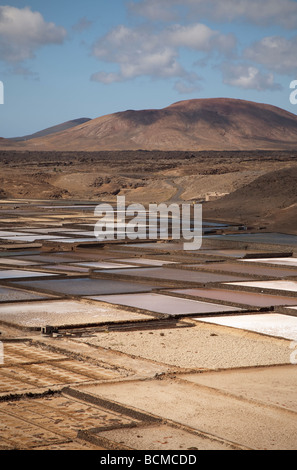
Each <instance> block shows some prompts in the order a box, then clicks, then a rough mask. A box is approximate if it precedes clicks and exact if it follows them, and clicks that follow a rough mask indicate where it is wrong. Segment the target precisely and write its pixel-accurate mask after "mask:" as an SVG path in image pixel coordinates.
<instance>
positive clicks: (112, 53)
mask: <svg viewBox="0 0 297 470" xmlns="http://www.w3.org/2000/svg"><path fill="white" fill-rule="evenodd" d="M235 45H236V40H235V38H234V36H233V35H231V34H227V35H224V34H220V33H219V32H218V31H215V30H212V29H211V28H209V27H208V26H206V25H203V24H200V23H196V24H190V25H187V26H182V25H179V24H174V25H170V26H169V27H167V28H165V29H163V30H161V31H158V32H155V31H152V30H151V29H150V28H147V29H145V28H143V27H142V28H134V29H132V28H128V27H126V26H123V25H120V26H118V27H116V28H114V29H113V30H112V31H110V32H109V33H108V34H106V35H105V36H104V37H101V38H99V39H98V41H97V42H96V43H95V44H94V45H93V49H92V54H93V55H94V56H95V57H96V58H97V59H99V60H101V61H104V62H107V63H112V64H115V65H117V66H118V68H119V71H118V72H116V73H115V72H112V73H107V72H105V71H100V72H98V73H96V74H93V75H92V77H91V79H92V80H94V81H99V82H102V83H105V84H110V83H113V82H120V81H125V80H130V79H133V78H136V77H140V76H150V77H151V78H176V79H178V82H177V84H176V86H175V89H176V90H177V91H179V92H182V93H186V92H187V93H190V92H192V91H195V90H199V89H200V83H198V82H199V81H200V77H199V76H198V75H197V74H196V73H195V72H193V71H187V70H186V69H185V68H184V67H183V66H182V65H181V63H180V60H179V51H180V49H181V48H186V49H189V50H192V51H197V52H202V53H206V54H210V53H212V52H215V51H217V52H219V53H220V54H225V55H228V54H230V53H231V52H232V51H233V49H234V47H235Z"/></svg>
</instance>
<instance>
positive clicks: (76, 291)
mask: <svg viewBox="0 0 297 470" xmlns="http://www.w3.org/2000/svg"><path fill="white" fill-rule="evenodd" d="M14 284H15V285H18V286H20V287H26V288H31V289H38V290H39V291H43V292H49V291H50V292H54V293H59V294H67V295H84V296H86V295H104V294H106V295H108V294H124V293H133V292H150V291H151V290H153V289H155V287H156V286H153V285H150V284H141V283H136V282H134V283H133V282H125V281H113V280H112V281H111V280H109V279H89V278H83V277H80V278H75V279H59V280H52V279H50V280H47V281H46V282H45V281H39V280H37V281H33V280H32V281H22V282H14Z"/></svg>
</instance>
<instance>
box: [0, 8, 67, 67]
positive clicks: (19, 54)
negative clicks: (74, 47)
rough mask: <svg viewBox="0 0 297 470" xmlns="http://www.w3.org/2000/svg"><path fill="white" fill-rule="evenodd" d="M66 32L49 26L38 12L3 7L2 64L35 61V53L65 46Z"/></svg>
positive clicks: (0, 31)
mask: <svg viewBox="0 0 297 470" xmlns="http://www.w3.org/2000/svg"><path fill="white" fill-rule="evenodd" d="M66 35H67V33H66V30H65V29H64V28H63V27H61V26H56V25H55V24H54V23H48V22H46V21H45V20H44V18H43V16H42V15H41V14H40V13H39V12H33V11H31V9H30V8H29V7H25V8H22V9H19V8H15V7H12V6H0V60H3V61H6V62H9V63H18V62H22V61H24V60H26V59H30V58H32V57H34V55H35V51H36V50H37V49H38V48H39V47H41V46H45V45H48V44H62V43H63V42H64V39H65V38H66Z"/></svg>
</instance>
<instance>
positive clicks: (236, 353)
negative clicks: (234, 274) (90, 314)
mask: <svg viewBox="0 0 297 470" xmlns="http://www.w3.org/2000/svg"><path fill="white" fill-rule="evenodd" d="M79 341H84V342H86V343H88V344H92V345H96V346H100V347H102V348H106V349H112V350H116V351H120V352H122V353H126V354H129V355H134V356H138V357H142V358H145V359H149V360H153V361H157V362H161V363H165V364H168V365H172V366H178V367H182V368H187V369H188V368H207V369H217V368H232V367H250V366H259V365H272V364H290V354H291V353H292V350H291V349H290V341H286V340H282V339H276V338H272V337H271V338H270V337H267V336H263V335H259V334H255V333H250V332H245V331H242V330H234V329H232V328H226V327H223V326H219V325H206V324H202V323H197V326H194V327H189V328H178V329H170V330H169V329H163V330H154V331H130V332H109V333H98V334H97V335H96V336H94V337H92V338H83V339H80V340H79Z"/></svg>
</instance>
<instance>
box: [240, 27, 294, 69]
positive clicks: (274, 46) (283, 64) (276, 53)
mask: <svg viewBox="0 0 297 470" xmlns="http://www.w3.org/2000/svg"><path fill="white" fill-rule="evenodd" d="M296 52H297V36H295V37H293V38H291V39H286V38H284V37H281V36H269V37H264V38H263V39H261V41H258V42H255V43H254V44H252V45H251V46H250V47H248V48H247V49H246V50H245V51H244V57H245V58H246V59H248V60H252V61H254V62H256V63H258V64H261V65H264V66H265V67H267V68H268V69H270V70H273V71H275V72H277V73H279V74H284V75H289V74H293V73H294V72H296V71H297V60H296Z"/></svg>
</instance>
